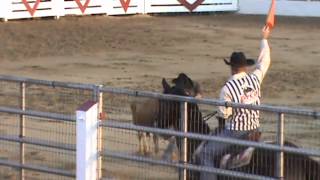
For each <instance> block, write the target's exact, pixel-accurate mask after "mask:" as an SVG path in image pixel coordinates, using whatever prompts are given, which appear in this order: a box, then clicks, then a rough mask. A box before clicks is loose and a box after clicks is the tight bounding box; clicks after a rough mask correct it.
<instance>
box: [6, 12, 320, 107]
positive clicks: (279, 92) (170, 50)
mask: <svg viewBox="0 0 320 180" xmlns="http://www.w3.org/2000/svg"><path fill="white" fill-rule="evenodd" d="M264 18H265V17H263V16H241V15H233V14H219V15H194V16H191V15H184V16H142V15H139V16H125V17H103V16H94V17H82V18H78V17H67V18H62V19H61V20H58V21H56V20H33V21H30V20H28V21H12V22H8V23H0V42H1V43H0V62H1V66H0V72H1V74H10V75H16V76H28V77H32V78H40V79H48V80H60V81H71V82H83V83H100V84H105V85H110V86H116V87H127V88H131V89H141V90H152V91H159V90H160V88H161V79H162V77H167V78H172V77H174V76H176V75H177V74H178V73H180V72H185V73H187V74H189V75H190V76H191V77H192V78H193V79H194V80H197V81H199V82H200V83H201V85H202V89H203V90H204V91H205V97H209V98H217V97H218V94H219V90H220V88H221V87H222V85H223V84H224V82H225V81H226V80H227V78H228V76H229V73H230V72H229V69H228V67H226V66H225V65H224V63H223V61H222V59H223V58H226V57H229V55H230V53H231V52H232V51H235V50H237V51H244V52H246V53H247V56H248V57H252V58H256V57H257V56H258V54H259V43H260V28H261V27H262V25H263V22H264ZM319 28H320V19H319V18H318V19H316V18H294V17H290V18H289V17H281V18H278V22H277V28H276V29H275V31H274V32H273V35H272V37H271V39H270V45H271V47H272V66H271V68H270V71H269V73H268V75H267V77H266V79H265V81H264V84H263V102H264V103H269V104H270V103H271V104H277V105H290V106H307V107H312V108H316V109H319V107H320V93H319V92H320V80H319V76H320V71H319V69H320V60H319V59H320V33H319V32H320V31H319Z"/></svg>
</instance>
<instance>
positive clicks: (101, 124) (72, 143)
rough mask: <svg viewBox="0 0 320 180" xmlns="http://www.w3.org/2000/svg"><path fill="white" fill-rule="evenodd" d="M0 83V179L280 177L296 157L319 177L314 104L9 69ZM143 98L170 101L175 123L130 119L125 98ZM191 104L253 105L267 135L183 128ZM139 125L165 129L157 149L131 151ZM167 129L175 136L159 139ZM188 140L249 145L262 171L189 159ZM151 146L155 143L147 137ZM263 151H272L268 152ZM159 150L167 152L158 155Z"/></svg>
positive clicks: (205, 109) (204, 107)
mask: <svg viewBox="0 0 320 180" xmlns="http://www.w3.org/2000/svg"><path fill="white" fill-rule="evenodd" d="M0 84H1V89H0V96H1V98H0V117H1V120H0V144H1V148H0V179H10V178H11V179H29V178H30V179H43V178H45V179H69V178H71V179H72V178H75V177H77V179H96V178H95V177H97V178H99V179H196V176H195V175H194V176H193V175H190V174H192V173H190V172H212V173H215V174H218V175H221V176H227V177H228V179H233V178H234V179H237V178H244V179H278V178H279V177H286V176H287V173H288V171H289V170H290V169H294V167H295V166H297V165H298V166H299V165H301V166H299V168H301V169H303V170H304V171H305V172H307V177H308V179H317V178H318V177H319V174H318V173H319V168H320V166H316V165H315V164H312V165H310V164H308V162H309V161H308V160H307V159H310V162H311V161H312V162H316V164H317V163H319V158H320V144H319V137H320V131H319V127H320V122H319V118H320V112H317V111H312V110H302V109H293V108H287V107H276V106H267V105H261V106H251V105H250V106H248V105H242V104H233V103H225V102H221V101H217V100H210V99H194V98H189V97H180V96H174V95H164V94H160V93H152V92H145V91H133V90H126V89H118V88H111V87H104V86H100V85H92V84H76V83H63V82H56V81H44V80H35V79H28V78H19V77H11V76H0ZM148 100H151V101H152V100H156V101H155V102H158V101H159V100H161V101H164V102H170V104H171V105H172V106H170V107H168V106H166V107H161V106H160V109H162V112H166V111H167V110H173V109H175V110H176V111H173V112H171V113H170V114H169V116H167V118H168V122H169V120H170V118H172V117H178V120H179V122H180V123H179V127H178V129H169V128H164V129H161V128H156V127H153V126H141V125H136V124H135V125H134V124H133V123H132V112H131V105H132V104H138V105H139V104H140V105H141V104H142V105H143V103H144V102H146V101H148ZM172 102H174V103H173V104H172ZM194 104H196V105H198V106H199V109H200V111H201V113H202V116H203V117H208V116H207V115H210V114H212V112H214V111H216V109H217V108H218V107H219V106H227V107H232V108H238V109H242V110H247V109H252V110H259V111H260V113H261V128H262V129H261V130H262V133H263V136H262V139H263V141H265V142H266V143H258V142H252V141H245V140H234V139H230V138H221V137H217V136H213V135H205V134H199V133H193V132H188V129H187V127H186V126H187V125H188V123H189V122H188V121H189V120H190V115H191V114H190V112H193V111H196V110H198V109H189V108H188V107H190V106H192V105H194ZM145 108H146V109H147V108H148V107H145ZM75 112H76V113H75ZM192 115H194V114H192ZM98 117H99V118H98ZM188 117H189V118H188ZM192 118H194V117H192ZM207 123H208V124H209V125H210V127H211V129H213V128H214V127H216V126H217V123H216V121H215V118H209V119H208V120H207ZM138 132H144V133H150V134H153V136H155V135H160V137H163V138H160V139H161V140H160V143H159V148H160V150H159V153H153V150H150V151H149V152H148V153H147V154H141V153H137V151H138V149H139V142H138V138H137V137H136V136H137V134H138ZM171 136H172V137H176V138H169V141H168V140H165V139H168V138H166V137H171ZM175 139H176V141H177V142H178V146H179V148H177V147H176V148H171V149H170V148H169V147H174V146H175V143H171V140H175ZM194 140H199V141H201V142H203V141H210V142H211V141H214V142H219V143H227V144H232V145H235V146H236V147H237V148H241V147H242V148H243V147H245V148H246V147H254V148H255V149H256V151H257V152H260V153H261V155H259V154H258V156H257V157H258V158H257V159H252V161H254V162H256V163H258V164H259V163H260V164H263V165H264V169H265V171H268V172H263V173H260V172H258V173H257V172H256V171H254V170H253V169H248V168H247V169H246V168H245V169H229V170H227V169H220V168H214V167H208V166H203V165H198V164H196V163H192V162H190V161H189V160H190V159H191V156H192V155H193V154H190V153H188V152H189V151H191V149H192V148H194V147H191V146H192V144H189V143H188V142H191V141H194ZM285 140H286V141H290V142H291V143H293V144H295V145H298V146H292V145H290V144H287V143H285ZM267 141H273V142H275V143H267ZM150 146H151V149H154V148H155V147H154V144H152V143H150ZM168 150H171V151H168ZM168 152H169V153H168ZM264 152H267V154H277V156H275V159H272V158H271V159H270V158H266V157H265V156H263V153H264ZM174 154H176V156H178V158H176V159H175V158H174ZM164 155H171V156H170V157H169V158H164ZM260 156H261V157H260ZM289 156H290V157H293V159H292V158H291V159H289V158H288V157H289ZM318 165H319V164H318ZM289 172H290V173H291V175H292V177H298V178H299V177H302V176H304V177H305V174H302V173H301V172H299V171H297V172H291V171H289ZM306 179H307V178H306Z"/></svg>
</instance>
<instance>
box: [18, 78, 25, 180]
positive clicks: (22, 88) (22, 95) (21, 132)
mask: <svg viewBox="0 0 320 180" xmlns="http://www.w3.org/2000/svg"><path fill="white" fill-rule="evenodd" d="M20 108H21V110H22V111H25V110H26V83H25V82H21V83H20ZM19 125H20V126H19V137H20V138H23V137H24V136H25V116H24V115H20V123H19ZM24 154H25V144H24V143H23V142H21V143H20V164H21V165H23V164H24V163H25V156H24ZM24 177H25V172H24V169H23V168H21V169H20V179H21V180H24Z"/></svg>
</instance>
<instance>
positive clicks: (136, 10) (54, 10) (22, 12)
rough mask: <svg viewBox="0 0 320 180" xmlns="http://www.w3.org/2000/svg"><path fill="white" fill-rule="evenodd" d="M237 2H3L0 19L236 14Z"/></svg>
mask: <svg viewBox="0 0 320 180" xmlns="http://www.w3.org/2000/svg"><path fill="white" fill-rule="evenodd" d="M237 10H238V1H237V0H196V1H193V0H192V1H189V0H161V1H155V0H3V1H1V2H0V18H2V19H4V20H5V21H6V20H8V19H23V18H34V17H55V18H57V19H58V18H59V17H62V16H66V15H93V14H107V15H126V14H148V13H170V12H174V13H177V12H216V11H237Z"/></svg>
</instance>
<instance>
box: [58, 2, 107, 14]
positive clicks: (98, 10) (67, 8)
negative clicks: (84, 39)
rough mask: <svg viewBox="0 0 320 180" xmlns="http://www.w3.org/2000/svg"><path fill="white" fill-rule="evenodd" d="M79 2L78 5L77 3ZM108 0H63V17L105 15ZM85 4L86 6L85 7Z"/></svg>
mask: <svg viewBox="0 0 320 180" xmlns="http://www.w3.org/2000/svg"><path fill="white" fill-rule="evenodd" d="M77 1H78V2H80V5H79V4H78V3H77ZM107 1H109V0H71V1H70V0H69V1H67V0H64V3H63V8H64V14H65V15H90V14H106V13H107ZM86 4H87V6H86Z"/></svg>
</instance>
